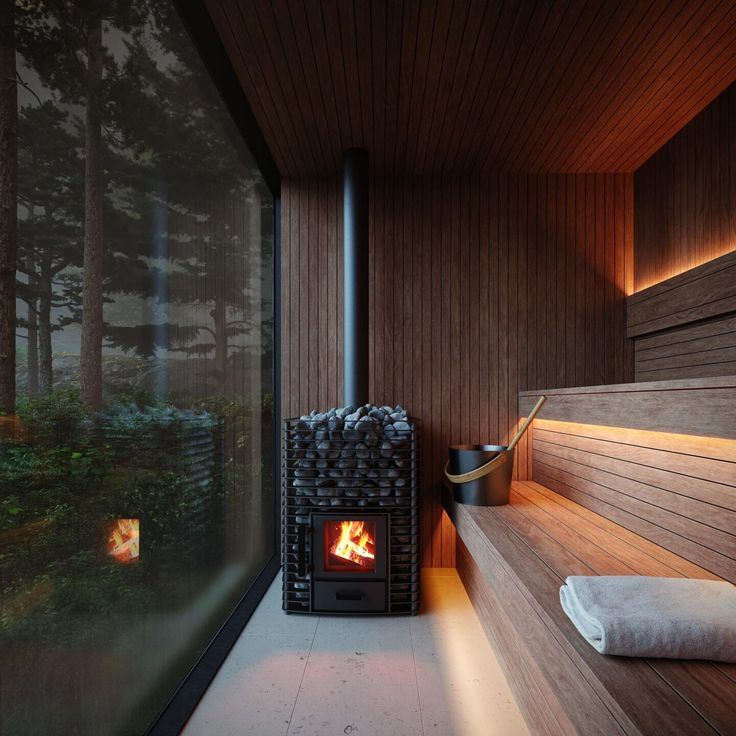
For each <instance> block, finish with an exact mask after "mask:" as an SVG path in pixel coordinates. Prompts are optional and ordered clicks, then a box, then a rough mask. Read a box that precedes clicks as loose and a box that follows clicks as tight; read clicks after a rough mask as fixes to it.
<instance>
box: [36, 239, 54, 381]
mask: <svg viewBox="0 0 736 736" xmlns="http://www.w3.org/2000/svg"><path fill="white" fill-rule="evenodd" d="M39 282H40V287H41V288H40V289H39V297H38V357H39V388H40V389H41V393H42V394H46V393H48V392H49V391H51V389H53V387H54V368H53V358H52V354H51V293H52V289H53V286H52V275H51V254H50V253H44V254H43V258H42V260H41V274H40V279H39Z"/></svg>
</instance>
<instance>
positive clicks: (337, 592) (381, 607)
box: [313, 580, 386, 613]
mask: <svg viewBox="0 0 736 736" xmlns="http://www.w3.org/2000/svg"><path fill="white" fill-rule="evenodd" d="M313 585H314V600H313V609H314V610H315V611H320V612H323V613H342V612H345V613H385V611H386V583H385V581H380V580H379V581H366V582H364V583H363V582H357V583H356V582H341V581H339V580H330V581H326V580H315V581H314V582H313Z"/></svg>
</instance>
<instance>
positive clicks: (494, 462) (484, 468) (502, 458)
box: [445, 450, 508, 483]
mask: <svg viewBox="0 0 736 736" xmlns="http://www.w3.org/2000/svg"><path fill="white" fill-rule="evenodd" d="M505 453H506V450H504V451H503V452H501V453H499V454H498V455H496V457H494V458H492V459H491V460H489V461H488V462H487V463H484V464H483V465H481V466H480V467H478V468H476V469H475V470H470V471H469V472H467V473H462V474H461V475H452V473H450V462H449V461H448V462H447V463H446V464H445V475H446V476H447V480H449V481H450V483H470V481H471V480H478V478H482V477H483V476H484V475H488V473H490V472H491V470H493V469H494V468H497V467H499V466H501V465H503V464H504V463H505V462H507V461H508V456H507V455H506V454H505Z"/></svg>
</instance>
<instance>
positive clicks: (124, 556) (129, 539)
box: [107, 519, 141, 562]
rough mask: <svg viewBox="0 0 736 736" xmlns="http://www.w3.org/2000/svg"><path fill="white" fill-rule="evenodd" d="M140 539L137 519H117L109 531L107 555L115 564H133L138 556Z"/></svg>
mask: <svg viewBox="0 0 736 736" xmlns="http://www.w3.org/2000/svg"><path fill="white" fill-rule="evenodd" d="M140 537H141V534H140V522H139V520H138V519H117V520H116V521H115V522H114V523H113V525H112V528H111V529H110V536H109V537H108V540H107V554H108V555H110V557H112V558H113V559H114V560H115V562H135V561H136V560H137V559H138V558H139V556H140Z"/></svg>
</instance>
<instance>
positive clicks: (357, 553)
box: [330, 521, 376, 567]
mask: <svg viewBox="0 0 736 736" xmlns="http://www.w3.org/2000/svg"><path fill="white" fill-rule="evenodd" d="M369 547H370V549H369ZM371 550H375V541H374V540H373V539H372V538H371V535H370V534H369V532H368V531H366V529H365V522H363V521H341V522H340V536H339V538H338V540H337V541H336V542H335V544H333V545H332V547H331V548H330V554H333V555H335V557H341V558H342V559H344V560H348V561H349V562H354V563H355V564H356V565H360V566H361V567H365V566H367V565H370V564H371V563H370V561H371V560H375V559H376V555H375V553H374V551H371Z"/></svg>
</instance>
